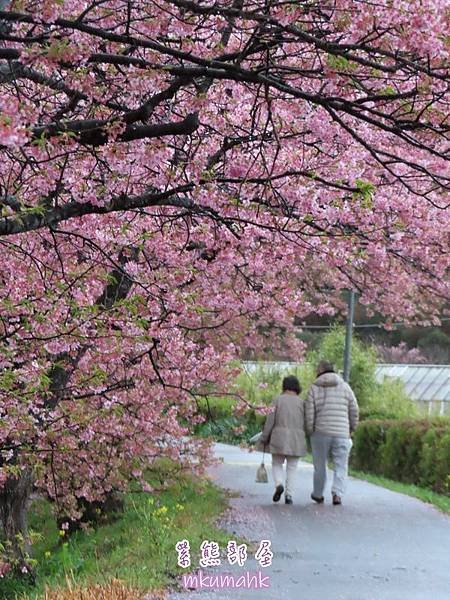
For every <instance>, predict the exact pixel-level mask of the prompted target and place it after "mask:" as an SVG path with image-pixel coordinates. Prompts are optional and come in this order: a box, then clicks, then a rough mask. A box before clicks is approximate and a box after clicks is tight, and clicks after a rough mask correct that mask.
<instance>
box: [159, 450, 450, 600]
mask: <svg viewBox="0 0 450 600" xmlns="http://www.w3.org/2000/svg"><path fill="white" fill-rule="evenodd" d="M216 454H217V456H218V457H221V458H223V461H224V462H223V463H222V464H220V465H218V466H215V467H213V468H212V469H211V470H210V476H211V478H212V479H213V481H215V482H216V483H217V484H219V485H220V486H222V487H224V488H226V489H229V490H233V491H234V492H235V493H236V494H235V496H236V497H232V498H231V500H230V503H231V509H230V511H228V513H227V514H226V515H225V516H224V520H223V522H222V523H221V525H223V526H224V527H225V528H226V529H227V530H228V531H229V532H230V533H234V534H235V535H236V536H237V537H238V536H239V537H244V538H246V539H247V540H249V541H251V542H254V544H249V548H248V559H247V561H246V563H245V564H244V565H243V566H238V565H234V566H231V565H230V564H229V563H228V561H227V557H226V554H225V555H223V556H222V558H221V565H220V566H217V567H208V568H205V569H202V571H203V573H204V574H207V575H215V574H231V575H233V576H234V577H235V580H237V579H238V577H239V576H241V575H243V574H244V573H245V572H246V571H250V572H251V573H257V572H258V571H261V572H262V575H263V576H268V577H269V578H270V587H269V588H268V589H266V588H265V589H252V590H246V589H243V588H239V589H231V588H228V589H221V590H213V591H212V590H211V589H203V590H202V591H199V590H197V591H195V592H194V591H188V590H187V591H183V592H177V593H173V594H172V595H171V596H170V600H193V599H196V598H199V600H209V599H211V600H213V599H214V600H225V599H227V600H228V599H232V598H234V599H242V600H247V599H248V600H250V599H254V598H260V599H262V600H284V599H286V600H291V599H292V600H303V599H304V600H450V517H448V516H446V515H444V514H442V513H440V512H439V511H438V510H436V509H435V508H433V507H432V506H430V505H428V504H424V503H423V502H420V501H419V500H416V499H414V498H410V497H408V496H404V495H402V494H398V493H395V492H391V491H389V490H386V489H384V488H381V487H378V486H374V485H371V484H369V483H367V482H364V481H360V480H357V479H352V478H351V479H350V480H349V485H348V490H347V494H346V497H345V498H344V503H343V505H342V506H333V505H332V504H331V495H330V481H328V485H327V490H326V496H325V504H323V505H316V504H314V503H313V502H312V501H311V499H310V493H311V486H312V474H313V471H312V465H309V464H307V463H304V462H302V463H300V465H299V469H298V477H297V482H296V486H295V490H296V491H295V495H294V504H293V505H292V506H287V505H285V504H284V497H282V499H281V501H280V502H279V503H278V504H274V503H273V502H272V494H273V483H272V478H271V470H270V457H269V464H268V465H267V467H268V472H269V483H266V484H262V483H256V482H255V474H256V469H257V466H258V464H259V463H260V461H261V453H259V452H253V453H249V452H247V451H244V450H241V449H240V448H237V447H233V446H226V445H224V444H217V446H216ZM329 479H330V478H329ZM262 539H266V540H267V539H268V540H270V541H271V543H272V546H271V548H272V551H273V559H272V564H271V565H270V566H268V567H266V568H262V567H261V566H260V564H259V563H258V562H257V561H256V560H255V558H254V554H255V551H256V549H257V547H258V545H259V542H260V541H261V540H262ZM222 550H226V549H222ZM197 568H198V564H197V565H195V564H193V565H192V567H191V570H190V572H192V571H195V569H197ZM188 571H189V570H188ZM265 582H266V584H267V583H269V581H268V580H265ZM211 583H214V580H211Z"/></svg>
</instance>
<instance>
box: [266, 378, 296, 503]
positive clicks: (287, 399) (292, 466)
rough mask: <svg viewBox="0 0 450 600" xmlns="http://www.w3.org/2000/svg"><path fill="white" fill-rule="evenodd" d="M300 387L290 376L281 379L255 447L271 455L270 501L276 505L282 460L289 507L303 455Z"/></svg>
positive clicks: (280, 484) (279, 493) (280, 485)
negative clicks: (280, 389)
mask: <svg viewBox="0 0 450 600" xmlns="http://www.w3.org/2000/svg"><path fill="white" fill-rule="evenodd" d="M300 392H301V386H300V383H299V381H298V379H297V377H294V376H293V375H289V376H288V377H285V378H284V379H283V391H282V393H281V395H280V396H278V398H275V400H274V402H273V404H272V406H273V408H274V410H273V412H271V413H270V414H269V415H268V416H267V419H266V423H265V425H264V430H263V432H262V436H261V440H260V445H259V448H260V449H263V450H265V451H266V452H270V453H271V454H272V473H273V479H274V481H275V493H274V495H273V501H274V502H278V501H279V499H280V498H281V495H282V493H283V492H284V491H285V488H284V486H283V463H284V461H285V460H286V482H285V483H286V492H285V496H284V501H285V503H286V504H292V486H293V479H294V475H295V471H296V469H297V464H298V460H299V458H300V456H304V455H305V454H306V441H305V430H304V411H303V400H302V399H301V398H300V396H299V394H300Z"/></svg>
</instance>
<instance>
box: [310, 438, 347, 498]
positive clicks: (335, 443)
mask: <svg viewBox="0 0 450 600" xmlns="http://www.w3.org/2000/svg"><path fill="white" fill-rule="evenodd" d="M352 445H353V443H352V440H351V439H350V438H338V437H333V436H330V435H324V434H323V433H318V432H316V433H313V434H312V436H311V448H312V454H313V463H314V491H313V494H314V496H316V497H317V498H321V497H322V496H323V491H324V489H325V484H326V482H327V461H328V457H329V456H330V454H331V458H332V460H333V465H334V476H333V484H332V487H331V493H332V494H337V495H338V496H340V497H342V496H343V495H344V493H345V488H346V485H347V472H348V457H349V454H350V450H351V448H352Z"/></svg>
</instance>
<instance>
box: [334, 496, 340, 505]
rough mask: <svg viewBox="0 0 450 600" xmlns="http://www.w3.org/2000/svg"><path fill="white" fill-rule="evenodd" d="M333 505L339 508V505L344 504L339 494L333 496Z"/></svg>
mask: <svg viewBox="0 0 450 600" xmlns="http://www.w3.org/2000/svg"><path fill="white" fill-rule="evenodd" d="M333 504H334V505H335V506H337V505H338V504H342V499H341V497H340V496H338V495H337V494H333Z"/></svg>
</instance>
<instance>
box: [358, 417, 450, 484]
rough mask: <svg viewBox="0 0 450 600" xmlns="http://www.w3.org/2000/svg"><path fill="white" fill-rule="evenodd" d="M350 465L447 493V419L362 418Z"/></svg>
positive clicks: (449, 452)
mask: <svg viewBox="0 0 450 600" xmlns="http://www.w3.org/2000/svg"><path fill="white" fill-rule="evenodd" d="M353 444H354V445H353V450H352V455H351V465H352V467H353V468H355V469H357V470H359V471H365V472H367V473H374V474H375V475H382V476H383V477H388V478H389V479H395V480H397V481H401V482H404V483H412V484H415V485H418V486H421V487H426V488H430V489H432V490H434V491H435V492H438V493H440V494H444V495H446V496H450V419H446V418H436V419H432V420H413V421H412V420H411V421H407V420H402V421H399V420H370V421H363V422H362V423H361V424H360V425H359V427H358V429H357V430H356V432H355V434H354V437H353Z"/></svg>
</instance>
